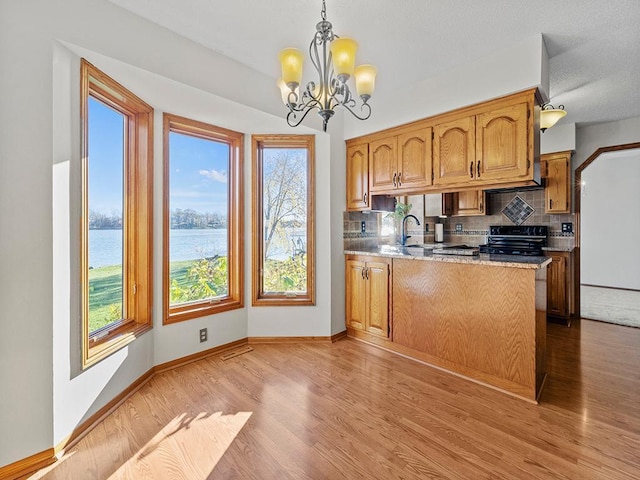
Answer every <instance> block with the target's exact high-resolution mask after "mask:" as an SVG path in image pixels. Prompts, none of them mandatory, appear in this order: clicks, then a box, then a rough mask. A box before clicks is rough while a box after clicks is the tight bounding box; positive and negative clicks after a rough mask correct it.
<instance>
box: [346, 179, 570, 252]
mask: <svg viewBox="0 0 640 480" xmlns="http://www.w3.org/2000/svg"><path fill="white" fill-rule="evenodd" d="M516 196H517V197H520V198H521V199H522V200H523V201H524V202H526V203H527V204H528V205H530V206H531V207H532V208H533V212H532V213H531V214H530V215H529V217H528V218H527V219H526V220H525V221H524V222H523V223H522V225H547V226H548V227H549V246H550V247H552V248H558V249H571V248H573V247H574V234H573V233H563V232H562V224H563V223H572V224H574V225H573V230H574V231H575V228H576V226H575V214H573V213H566V214H553V215H551V214H547V213H544V190H543V189H535V190H520V191H511V192H499V193H488V194H487V214H486V215H479V216H471V217H458V216H456V217H447V218H442V219H438V218H437V217H424V214H423V212H424V207H423V200H422V196H421V195H420V196H410V197H407V202H408V203H411V204H412V205H413V207H412V209H411V211H410V213H413V214H414V215H416V216H417V217H418V218H420V223H421V225H420V226H417V225H416V224H415V223H414V222H413V220H411V221H409V222H408V224H407V233H408V234H409V235H411V238H409V239H408V241H407V243H408V244H412V243H431V242H433V241H434V238H433V232H434V230H435V223H437V221H438V220H439V221H441V222H442V223H443V224H444V241H445V242H455V243H464V244H467V245H481V244H484V243H486V241H487V235H488V232H489V226H491V225H513V222H512V221H511V220H509V218H507V216H505V215H504V214H503V213H502V211H503V210H504V209H505V207H506V206H507V205H508V204H509V203H510V202H512V201H513V200H514V198H515V197H516ZM423 220H424V221H423ZM363 221H364V222H365V233H362V232H361V222H363ZM394 224H395V222H394V220H393V219H392V218H389V216H388V214H387V213H371V212H368V213H365V212H344V248H345V249H357V248H362V247H375V246H376V245H387V244H393V243H396V242H397V241H398V239H397V237H396V235H395V233H394V231H393V226H394ZM425 226H426V227H427V230H426V231H425ZM456 227H457V228H456ZM398 233H399V232H398Z"/></svg>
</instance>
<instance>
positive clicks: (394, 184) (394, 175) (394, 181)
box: [393, 173, 398, 187]
mask: <svg viewBox="0 0 640 480" xmlns="http://www.w3.org/2000/svg"><path fill="white" fill-rule="evenodd" d="M397 176H398V174H397V173H394V174H393V186H394V187H395V186H396V177H397Z"/></svg>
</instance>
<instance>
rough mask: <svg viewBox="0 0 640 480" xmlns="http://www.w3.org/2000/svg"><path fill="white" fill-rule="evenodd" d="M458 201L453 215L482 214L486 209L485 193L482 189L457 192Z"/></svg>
mask: <svg viewBox="0 0 640 480" xmlns="http://www.w3.org/2000/svg"><path fill="white" fill-rule="evenodd" d="M457 197H458V201H457V205H456V208H455V213H454V215H460V216H471V215H484V214H485V209H486V204H487V201H486V198H487V196H486V193H485V192H484V191H482V190H466V191H463V192H458V193H457Z"/></svg>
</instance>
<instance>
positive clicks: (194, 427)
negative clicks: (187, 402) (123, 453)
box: [109, 412, 251, 480]
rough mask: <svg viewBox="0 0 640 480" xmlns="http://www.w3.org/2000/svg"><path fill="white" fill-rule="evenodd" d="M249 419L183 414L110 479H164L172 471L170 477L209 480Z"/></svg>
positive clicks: (247, 414) (219, 414)
mask: <svg viewBox="0 0 640 480" xmlns="http://www.w3.org/2000/svg"><path fill="white" fill-rule="evenodd" d="M250 417H251V412H238V413H236V414H234V415H223V414H222V412H216V413H212V414H208V413H200V414H198V415H197V416H195V417H190V416H188V415H186V414H183V415H180V416H178V417H176V418H174V419H173V420H172V421H171V422H169V423H168V424H167V425H166V426H165V427H164V428H163V429H162V430H161V431H159V432H158V433H157V434H156V435H155V436H154V437H153V438H152V439H151V440H149V442H148V443H147V444H146V445H145V446H144V447H143V448H142V449H140V451H139V452H138V453H136V454H135V455H134V456H133V457H132V458H131V459H130V460H129V461H127V462H126V463H125V464H124V465H122V466H121V467H120V468H119V469H118V470H117V471H116V472H114V473H113V474H112V475H111V476H110V477H109V479H110V480H117V479H131V478H163V477H164V476H166V473H167V472H169V471H171V472H172V476H171V478H185V479H190V480H199V479H206V478H208V477H209V475H211V472H212V471H213V469H214V468H215V466H216V464H217V463H218V461H219V460H220V458H222V456H223V455H224V453H225V452H226V450H227V448H229V446H230V445H231V443H232V442H233V440H234V438H235V437H236V435H237V434H238V433H239V432H240V430H242V427H244V425H245V423H247V421H248V420H249V418H250ZM186 469H188V470H187V471H185V470H186Z"/></svg>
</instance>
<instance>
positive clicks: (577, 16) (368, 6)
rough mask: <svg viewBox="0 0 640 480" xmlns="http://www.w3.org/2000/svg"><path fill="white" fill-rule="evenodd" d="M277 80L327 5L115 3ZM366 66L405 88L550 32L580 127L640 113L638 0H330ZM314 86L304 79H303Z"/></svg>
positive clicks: (235, 0) (563, 98) (554, 76)
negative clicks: (281, 56) (290, 50)
mask: <svg viewBox="0 0 640 480" xmlns="http://www.w3.org/2000/svg"><path fill="white" fill-rule="evenodd" d="M110 1H112V2H113V3H114V4H117V5H119V6H121V7H123V8H125V9H127V10H130V11H131V12H133V13H135V14H137V15H140V16H142V17H145V18H147V19H148V20H150V21H152V22H154V23H157V24H159V25H161V26H163V27H165V28H167V29H169V30H172V31H174V32H176V33H179V34H181V35H183V36H185V37H188V38H190V39H191V40H193V41H195V42H198V43H200V44H202V45H204V46H206V47H208V48H210V49H212V50H214V51H216V52H219V53H221V54H224V55H226V56H228V57H231V58H233V59H235V60H237V61H239V62H241V63H243V64H246V65H248V66H250V67H252V68H254V69H256V70H258V71H260V72H263V73H265V74H267V75H269V76H271V77H273V78H274V79H275V78H277V77H278V76H279V64H278V62H277V53H278V51H279V50H280V49H282V48H284V47H287V46H295V47H297V48H300V49H302V50H306V49H307V48H308V44H309V42H310V41H311V37H312V35H313V33H314V32H315V24H316V23H317V22H318V21H319V20H320V8H321V0H267V1H259V0H227V1H220V0H181V1H179V2H177V1H175V0H110ZM327 19H328V20H329V21H330V22H332V23H333V27H334V31H335V32H336V33H337V34H338V35H341V36H350V37H353V38H355V39H357V40H358V43H359V44H360V49H359V51H358V63H372V64H374V65H376V66H377V67H378V71H379V75H378V82H377V87H376V88H378V89H397V90H398V91H399V92H400V93H401V92H402V87H403V86H404V85H409V84H412V83H414V82H416V81H419V80H423V79H426V78H428V77H430V76H433V75H436V74H437V73H439V72H442V71H444V70H447V69H450V68H452V67H454V66H458V65H462V64H464V63H467V62H469V61H472V60H476V59H479V58H482V57H484V56H487V55H490V54H491V53H494V52H496V51H500V50H502V49H504V48H506V47H508V46H510V45H512V44H515V43H518V42H520V41H523V40H525V39H527V38H528V37H531V36H532V35H535V34H540V33H541V34H542V35H543V37H544V39H545V44H546V46H547V50H548V53H549V57H550V60H549V71H550V92H549V95H550V98H551V102H552V103H553V104H554V105H556V104H559V103H562V104H564V105H565V106H566V109H567V111H568V112H569V115H567V117H565V120H563V122H564V123H577V124H580V125H584V124H589V123H596V122H603V121H611V120H618V119H623V118H629V117H634V116H639V115H640V0H610V1H609V2H602V1H601V0H580V1H577V0H537V1H525V0H484V1H478V0H453V1H447V2H443V1H437V0H403V1H390V0H327ZM305 78H306V76H305Z"/></svg>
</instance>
